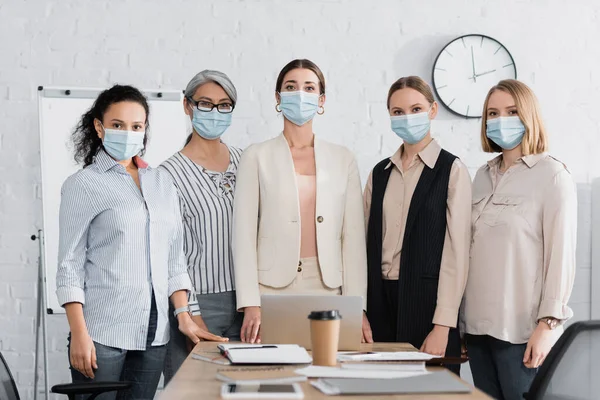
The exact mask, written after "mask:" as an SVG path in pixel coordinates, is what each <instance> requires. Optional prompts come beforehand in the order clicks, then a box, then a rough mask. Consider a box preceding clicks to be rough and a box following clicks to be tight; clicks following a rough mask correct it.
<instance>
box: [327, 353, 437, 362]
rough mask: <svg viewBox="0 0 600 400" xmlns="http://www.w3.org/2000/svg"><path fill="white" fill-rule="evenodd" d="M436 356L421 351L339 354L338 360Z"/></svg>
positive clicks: (423, 358) (420, 358)
mask: <svg viewBox="0 0 600 400" xmlns="http://www.w3.org/2000/svg"><path fill="white" fill-rule="evenodd" d="M432 358H436V356H432V355H431V354H427V353H421V352H419V351H396V352H378V353H364V354H338V356H337V359H338V361H341V362H344V361H429V360H431V359H432Z"/></svg>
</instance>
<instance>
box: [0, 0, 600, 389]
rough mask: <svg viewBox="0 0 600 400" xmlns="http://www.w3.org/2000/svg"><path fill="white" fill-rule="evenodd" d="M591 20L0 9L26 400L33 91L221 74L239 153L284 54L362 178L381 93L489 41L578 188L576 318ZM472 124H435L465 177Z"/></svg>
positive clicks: (0, 87) (4, 162) (583, 284)
mask: <svg viewBox="0 0 600 400" xmlns="http://www.w3.org/2000/svg"><path fill="white" fill-rule="evenodd" d="M599 14H600V6H599V5H598V2H597V0H577V1H574V2H571V3H569V5H568V6H567V5H566V4H565V2H564V1H562V0H546V1H545V0H506V1H497V0H478V1H467V0H452V1H449V0H428V1H420V2H418V1H417V2H415V1H406V0H394V1H393V0H379V1H355V0H321V1H317V0H312V1H308V0H307V1H292V0H287V1H285V2H283V1H280V2H278V1H274V0H271V1H267V0H263V1H258V0H256V1H253V0H245V1H244V0H237V1H233V0H218V1H213V0H202V1H201V0H171V1H168V2H166V1H162V0H143V1H142V0H127V1H110V2H109V1H101V0H27V1H26V0H2V1H0V350H1V351H2V352H3V354H4V355H5V357H6V358H7V359H8V362H9V364H10V366H11V368H12V370H13V372H14V373H15V375H16V379H17V381H18V384H19V388H20V390H21V394H22V397H24V398H25V399H29V398H31V397H32V388H33V349H34V316H35V310H36V299H35V293H36V288H35V281H36V273H37V270H36V260H37V254H38V253H37V244H36V243H35V242H31V241H30V240H29V236H30V235H31V234H32V233H34V232H36V230H37V229H38V228H39V227H41V200H40V171H39V139H38V132H37V101H36V88H37V86H38V85H54V86H64V85H78V86H92V87H102V86H108V85H111V84H112V83H115V82H120V83H129V84H134V85H137V86H139V87H142V88H156V87H162V88H167V89H182V88H184V87H185V85H186V83H187V81H188V80H189V79H190V78H191V77H192V76H193V75H194V74H195V73H196V72H198V71H199V70H201V69H204V68H212V69H219V70H222V71H224V72H226V73H227V74H229V75H230V77H231V78H232V79H233V80H234V82H235V84H236V85H237V88H238V92H239V96H240V101H239V105H238V108H237V109H236V112H235V116H234V123H233V125H232V127H231V129H230V130H229V131H228V132H227V134H226V136H225V140H227V141H229V142H230V143H232V144H236V145H241V146H246V145H248V144H249V143H251V142H256V141H261V140H264V139H266V138H268V137H271V136H273V135H275V134H277V133H278V132H279V130H280V129H281V121H280V119H279V118H278V117H277V115H276V112H275V110H274V105H275V103H274V94H273V91H274V86H275V78H276V76H277V73H278V72H279V70H280V69H281V67H282V66H283V65H284V64H285V63H287V62H288V61H290V60H291V59H293V58H297V57H306V58H310V59H312V60H313V61H315V62H316V63H317V64H318V65H319V66H320V67H321V68H322V69H323V71H324V73H325V75H326V78H327V104H326V106H325V109H326V113H325V115H324V116H323V117H319V118H318V123H317V126H316V128H317V129H316V130H317V133H318V135H320V136H322V137H324V138H327V139H329V140H332V141H335V142H339V143H342V144H345V145H346V146H348V147H349V148H351V149H352V150H353V151H354V152H355V153H356V155H357V157H358V160H359V164H360V169H361V173H362V176H363V179H365V178H366V175H367V173H368V171H369V169H370V168H371V167H372V166H373V165H374V164H375V163H376V162H377V161H378V160H380V159H381V158H383V157H385V156H387V155H390V154H391V153H392V152H393V151H394V150H395V149H396V148H397V146H398V145H399V141H398V139H396V137H395V135H394V134H393V133H391V132H390V130H389V127H388V124H389V120H388V117H387V116H386V110H385V98H386V93H387V90H388V88H389V85H390V84H391V83H392V82H393V81H394V80H395V79H397V78H398V77H400V76H403V75H408V74H416V75H420V76H422V77H424V78H426V79H427V80H430V77H431V68H432V63H433V60H434V59H435V57H436V55H437V53H438V51H439V50H440V49H441V48H442V47H443V45H445V44H446V43H447V42H448V41H450V40H451V39H453V38H454V37H457V36H460V35H462V34H466V33H483V34H486V35H489V36H492V37H494V38H496V39H497V40H499V41H500V42H502V43H503V44H504V45H505V46H506V47H507V48H508V49H509V51H510V52H511V53H512V55H513V57H514V58H515V61H516V64H517V68H518V73H519V78H520V79H522V80H523V81H525V82H526V83H527V84H529V85H531V87H532V88H533V89H534V90H535V92H536V93H537V94H538V96H539V99H540V102H541V105H542V109H543V112H544V117H545V119H546V122H547V125H548V128H549V130H550V132H551V137H550V143H551V151H552V153H553V154H554V155H555V156H556V157H558V158H559V159H561V160H562V161H564V162H565V163H566V164H567V165H568V166H569V168H570V169H571V171H572V173H573V176H574V178H575V180H576V181H577V183H578V186H579V203H580V214H579V246H578V257H577V260H578V274H577V281H576V287H575V290H574V293H573V296H572V299H571V304H572V307H573V308H574V310H575V318H576V319H587V318H589V316H590V309H591V306H590V299H591V294H590V292H591V290H590V281H591V278H590V277H591V265H592V264H591V230H592V224H591V221H592V212H591V210H592V197H591V185H590V184H591V182H592V180H594V179H596V178H598V177H599V175H600V163H599V160H600V157H598V156H597V154H599V153H600V136H599V135H598V133H599V131H600V126H599V119H598V117H597V110H598V109H599V108H600V68H599V65H600V46H598V45H597V38H598V37H600V23H599V22H600V20H599V16H600V15H599ZM478 129H479V122H478V121H476V120H469V121H466V120H463V119H458V118H457V117H455V116H453V115H451V114H450V113H449V112H447V111H445V110H444V111H442V112H441V113H440V115H439V116H438V118H437V120H436V121H435V125H434V136H436V137H438V138H439V140H440V142H441V143H442V144H443V146H445V147H446V148H447V149H448V150H450V151H452V152H454V153H455V154H457V155H459V156H460V157H461V158H462V159H463V161H464V162H465V163H466V164H467V165H468V167H469V169H470V171H471V173H472V174H473V173H474V171H475V170H476V168H477V167H478V166H479V165H481V164H482V163H483V162H484V161H485V160H487V158H488V156H487V155H485V154H483V153H482V152H481V151H480V146H479V140H478ZM599 268H600V267H599ZM598 273H600V271H599V272H598ZM598 285H600V283H598ZM597 290H600V287H597ZM596 307H599V308H600V304H597V306H596ZM48 322H49V331H50V335H49V345H50V365H51V370H50V381H51V383H52V384H55V383H59V382H64V381H69V373H68V369H67V358H66V352H65V348H66V336H67V322H66V319H65V318H64V316H49V318H48Z"/></svg>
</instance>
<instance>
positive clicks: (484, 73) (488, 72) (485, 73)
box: [475, 69, 496, 76]
mask: <svg viewBox="0 0 600 400" xmlns="http://www.w3.org/2000/svg"><path fill="white" fill-rule="evenodd" d="M492 72H496V70H495V69H493V70H491V71H486V72H483V73H481V74H477V75H475V76H482V75H487V74H491V73H492Z"/></svg>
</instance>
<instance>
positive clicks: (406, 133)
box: [391, 111, 431, 144]
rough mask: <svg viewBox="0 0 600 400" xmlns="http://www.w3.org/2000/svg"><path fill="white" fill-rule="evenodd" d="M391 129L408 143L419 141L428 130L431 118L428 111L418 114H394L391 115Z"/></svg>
mask: <svg viewBox="0 0 600 400" xmlns="http://www.w3.org/2000/svg"><path fill="white" fill-rule="evenodd" d="M391 120H392V130H393V131H394V133H395V134H396V135H398V136H399V137H400V139H402V140H403V141H404V142H406V143H408V144H416V143H419V142H420V141H421V140H423V138H424V137H425V136H426V135H427V132H429V127H430V126H431V120H430V119H429V111H426V112H421V113H418V114H406V115H395V116H393V117H391Z"/></svg>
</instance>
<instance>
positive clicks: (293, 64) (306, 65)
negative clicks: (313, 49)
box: [275, 58, 325, 94]
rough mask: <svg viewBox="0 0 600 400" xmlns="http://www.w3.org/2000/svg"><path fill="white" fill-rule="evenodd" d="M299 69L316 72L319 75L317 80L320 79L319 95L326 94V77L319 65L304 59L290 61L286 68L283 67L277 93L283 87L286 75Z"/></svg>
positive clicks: (277, 84)
mask: <svg viewBox="0 0 600 400" xmlns="http://www.w3.org/2000/svg"><path fill="white" fill-rule="evenodd" d="M298 68H300V69H309V70H311V71H312V72H314V73H315V74H316V75H317V78H319V93H320V94H325V77H324V76H323V72H321V69H320V68H319V67H317V64H315V63H314V62H312V61H310V60H307V59H304V58H303V59H296V60H293V61H290V62H289V63H288V64H287V65H286V66H285V67H283V69H282V70H281V72H280V73H279V76H278V77H277V83H276V87H275V91H276V92H279V91H280V90H281V85H283V78H285V75H286V74H287V73H288V72H290V71H291V70H293V69H298Z"/></svg>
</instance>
